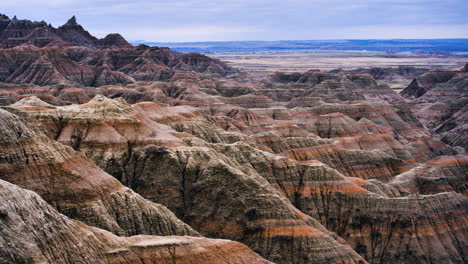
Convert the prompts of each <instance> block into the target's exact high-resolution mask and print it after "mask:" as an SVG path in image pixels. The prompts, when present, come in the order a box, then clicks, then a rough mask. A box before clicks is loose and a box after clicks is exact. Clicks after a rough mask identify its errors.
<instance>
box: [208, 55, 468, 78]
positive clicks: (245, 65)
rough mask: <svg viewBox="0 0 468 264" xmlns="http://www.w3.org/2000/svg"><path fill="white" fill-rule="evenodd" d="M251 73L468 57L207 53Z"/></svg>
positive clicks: (435, 64)
mask: <svg viewBox="0 0 468 264" xmlns="http://www.w3.org/2000/svg"><path fill="white" fill-rule="evenodd" d="M207 55H209V56H211V57H215V58H218V59H220V60H223V61H225V62H227V63H228V64H229V65H231V66H234V67H236V68H239V69H241V70H244V71H248V72H251V73H271V72H275V71H283V72H305V71H308V70H310V69H319V70H322V71H329V70H333V69H338V68H343V69H345V70H352V69H357V68H372V67H399V66H414V67H420V68H428V69H445V70H454V69H460V67H462V66H463V65H465V64H466V63H467V62H468V55H466V54H464V55H458V56H444V57H426V56H417V55H415V54H412V53H398V54H386V53H383V52H361V51H349V52H348V51H345V52H342V51H339V52H316V53H252V54H248V53H215V54H207Z"/></svg>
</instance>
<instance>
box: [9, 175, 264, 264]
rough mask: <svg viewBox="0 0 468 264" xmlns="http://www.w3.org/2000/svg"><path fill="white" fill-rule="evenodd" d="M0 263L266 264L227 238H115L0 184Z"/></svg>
mask: <svg viewBox="0 0 468 264" xmlns="http://www.w3.org/2000/svg"><path fill="white" fill-rule="evenodd" d="M0 201H1V203H0V262H1V263H6V264H10V263H11V264H13V263H90V264H91V263H93V264H94V263H106V264H111V263H154V264H156V263H175V262H177V263H194V262H203V263H226V264H227V263H232V264H245V263H270V262H268V261H266V260H264V259H262V258H261V257H260V256H259V255H257V254H255V253H254V252H252V251H251V250H250V249H248V248H247V247H246V246H244V245H242V244H240V243H236V242H232V241H229V240H214V239H207V238H201V237H188V236H167V237H161V236H144V235H139V236H133V237H118V236H116V235H114V234H112V233H109V232H106V231H104V230H101V229H97V228H93V227H89V226H87V225H85V224H83V223H81V222H79V221H74V220H71V219H69V218H67V217H66V216H64V215H62V214H60V213H58V212H57V211H56V210H55V208H53V207H52V206H50V205H49V204H47V203H46V202H45V201H44V200H43V199H42V198H41V197H39V195H37V194H36V193H34V192H32V191H28V190H25V189H22V188H20V187H18V186H16V185H13V184H10V183H8V182H5V181H3V180H0Z"/></svg>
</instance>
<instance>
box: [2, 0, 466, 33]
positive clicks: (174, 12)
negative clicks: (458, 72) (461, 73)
mask: <svg viewBox="0 0 468 264" xmlns="http://www.w3.org/2000/svg"><path fill="white" fill-rule="evenodd" d="M0 1H1V3H0V13H5V14H7V15H9V16H10V17H12V16H13V15H17V16H18V18H20V19H22V18H27V19H31V20H45V21H47V22H50V23H52V25H54V26H59V25H62V24H63V23H65V22H66V21H67V20H68V18H69V17H71V16H72V15H76V16H77V20H78V23H80V24H81V25H83V26H84V27H85V28H86V29H87V30H88V31H90V32H91V33H92V34H94V35H96V36H98V37H102V36H104V35H106V34H107V33H114V32H118V33H121V34H122V35H123V36H124V37H125V38H127V39H128V40H146V41H156V42H172V41H174V42H180V41H231V40H315V39H391V38H413V39H414V38H468V19H467V16H468V0H231V1H220V0H184V1H182V0H151V1H150V0H133V1H130V0H127V1H123V0H101V1H93V0H45V1H42V0H0Z"/></svg>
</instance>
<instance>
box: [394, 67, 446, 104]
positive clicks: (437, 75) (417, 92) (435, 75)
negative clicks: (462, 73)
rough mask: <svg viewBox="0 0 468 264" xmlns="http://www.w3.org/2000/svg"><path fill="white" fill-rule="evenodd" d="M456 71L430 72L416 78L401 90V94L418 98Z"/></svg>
mask: <svg viewBox="0 0 468 264" xmlns="http://www.w3.org/2000/svg"><path fill="white" fill-rule="evenodd" d="M454 75H455V73H454V72H447V71H433V72H428V73H425V74H423V75H421V76H420V77H418V78H416V79H414V80H413V81H412V82H411V83H410V85H409V86H408V87H407V88H405V89H404V90H403V91H401V93H400V94H401V95H402V96H403V97H406V98H418V97H420V96H422V95H423V94H425V93H426V92H427V91H429V90H430V89H431V88H433V87H434V86H435V85H436V84H438V83H444V82H447V81H449V80H450V79H452V78H453V77H454Z"/></svg>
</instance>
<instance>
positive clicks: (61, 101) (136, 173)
mask: <svg viewBox="0 0 468 264" xmlns="http://www.w3.org/2000/svg"><path fill="white" fill-rule="evenodd" d="M0 45H1V46H2V47H4V48H3V49H0V105H2V109H0V127H1V128H2V129H1V130H0V146H1V147H0V200H1V201H0V262H2V263H3V262H5V263H195V262H197V263H198V262H203V263H269V262H268V261H272V262H275V263H285V264H286V263H336V264H342V263H346V264H351V263H361V264H363V263H382V264H383V263H457V264H458V263H465V262H466V261H467V260H468V251H467V249H468V241H467V239H466V233H467V232H468V225H467V221H468V220H467V219H468V214H467V210H466V208H467V207H468V197H467V195H468V183H467V182H468V177H467V175H468V158H467V156H466V155H465V154H464V153H465V150H466V148H467V147H468V146H467V142H468V138H467V134H468V133H467V131H468V126H467V124H468V119H467V118H468V112H467V109H468V108H467V103H468V99H467V83H468V82H467V74H466V69H462V70H461V71H434V72H428V73H424V74H423V71H425V70H423V69H416V68H407V67H400V68H375V69H356V70H350V71H345V70H341V69H339V70H335V71H330V72H322V71H319V70H310V71H307V72H304V73H281V72H277V73H274V74H273V75H271V76H253V75H250V74H249V73H244V72H241V71H238V70H236V69H233V68H231V67H229V66H228V65H227V64H226V63H224V62H222V61H219V60H217V59H213V58H210V57H208V56H205V55H201V54H197V53H189V54H183V53H179V52H176V51H174V50H171V49H169V48H164V47H149V46H146V45H139V46H136V47H133V46H131V45H130V44H128V42H126V40H125V39H124V38H123V37H122V36H121V35H119V34H110V35H108V36H106V37H105V38H103V39H97V38H95V37H93V36H92V35H91V34H90V33H89V32H87V31H86V30H85V29H84V28H83V27H82V26H80V25H79V24H78V23H77V21H76V18H75V17H72V18H71V19H70V20H69V21H68V22H67V23H66V24H65V25H63V26H61V27H59V28H57V29H55V28H53V27H51V26H50V25H47V24H46V23H45V22H31V21H28V20H18V19H16V18H13V19H10V18H9V17H7V16H4V15H0ZM465 68H466V67H465ZM413 78H414V80H413V81H412V82H411V83H410V80H411V79H413ZM395 83H398V85H401V84H402V83H408V86H407V88H406V89H404V91H403V92H402V93H401V94H398V93H396V92H395V91H394V90H393V89H392V88H390V86H389V85H388V84H391V85H395ZM8 182H9V183H8ZM26 189H27V190H26ZM33 192H35V193H33ZM202 236H206V237H210V238H215V239H208V238H204V237H202ZM220 239H229V240H220ZM231 240H233V241H236V242H233V241H231ZM241 243H242V244H241ZM254 252H255V253H254ZM257 254H258V255H257Z"/></svg>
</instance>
